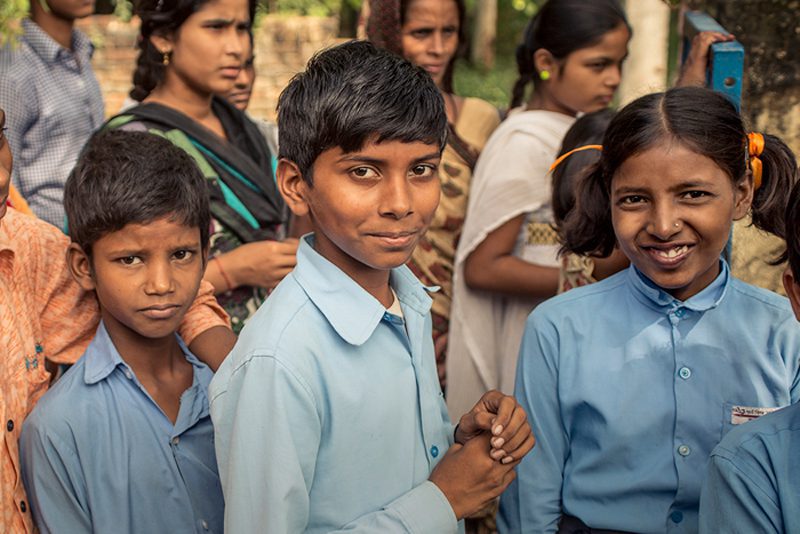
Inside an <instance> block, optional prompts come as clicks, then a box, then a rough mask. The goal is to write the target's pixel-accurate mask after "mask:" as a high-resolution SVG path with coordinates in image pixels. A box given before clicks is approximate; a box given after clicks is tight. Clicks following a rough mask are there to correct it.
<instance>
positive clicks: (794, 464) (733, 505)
mask: <svg viewBox="0 0 800 534" xmlns="http://www.w3.org/2000/svg"><path fill="white" fill-rule="evenodd" d="M785 221H786V258H787V259H788V260H789V266H788V267H787V268H786V271H784V273H783V287H784V288H785V289H786V294H787V295H788V297H789V302H790V303H791V304H792V310H793V311H794V315H795V317H796V318H797V319H798V320H800V183H797V184H795V186H794V188H793V189H792V192H791V194H790V195H789V202H788V204H787V207H786V216H785ZM797 357H800V354H798V355H797ZM731 422H733V421H731ZM700 532H702V533H717V532H747V533H749V532H760V533H768V532H770V533H771V532H800V404H793V405H791V406H789V407H787V408H783V409H781V410H778V411H777V412H775V413H771V414H767V415H764V416H762V417H759V418H758V419H756V420H755V421H751V422H748V423H747V424H745V425H740V426H738V427H736V428H734V429H733V430H731V431H730V432H729V433H728V434H726V435H725V437H724V438H723V439H722V441H721V442H720V443H719V445H717V446H716V448H715V449H714V450H713V451H712V453H711V459H710V462H709V468H708V477H707V478H706V481H705V484H704V486H703V492H702V495H701V497H700Z"/></svg>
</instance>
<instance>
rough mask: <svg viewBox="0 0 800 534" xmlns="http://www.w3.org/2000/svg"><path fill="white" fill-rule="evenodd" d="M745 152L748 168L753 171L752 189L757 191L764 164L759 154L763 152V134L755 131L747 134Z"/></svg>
mask: <svg viewBox="0 0 800 534" xmlns="http://www.w3.org/2000/svg"><path fill="white" fill-rule="evenodd" d="M747 139H748V143H747V153H748V155H749V156H750V170H751V171H752V172H753V190H754V191H758V188H759V187H761V175H762V173H763V171H764V165H763V163H761V158H759V156H760V155H761V153H762V152H764V136H763V135H761V134H760V133H757V132H750V133H749V134H747Z"/></svg>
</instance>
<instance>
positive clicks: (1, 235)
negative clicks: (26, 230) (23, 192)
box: [0, 207, 16, 254]
mask: <svg viewBox="0 0 800 534" xmlns="http://www.w3.org/2000/svg"><path fill="white" fill-rule="evenodd" d="M11 209H12V208H11V207H6V215H5V217H3V218H2V219H0V253H2V252H5V251H9V252H11V253H12V254H14V253H15V252H16V246H15V242H14V238H13V237H12V236H11V235H10V234H9V233H8V229H7V228H8V223H7V219H8V216H9V215H11V213H10V212H11ZM11 216H12V217H13V216H14V215H11Z"/></svg>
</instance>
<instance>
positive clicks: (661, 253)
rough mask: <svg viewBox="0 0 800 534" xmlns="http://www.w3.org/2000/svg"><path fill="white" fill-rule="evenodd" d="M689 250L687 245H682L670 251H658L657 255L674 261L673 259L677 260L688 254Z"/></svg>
mask: <svg viewBox="0 0 800 534" xmlns="http://www.w3.org/2000/svg"><path fill="white" fill-rule="evenodd" d="M687 248H688V247H687V246H686V245H682V246H680V247H675V248H671V249H669V250H657V251H656V254H658V255H659V256H663V257H664V258H668V259H672V258H677V257H678V256H680V255H681V254H683V253H684V252H686V250H687Z"/></svg>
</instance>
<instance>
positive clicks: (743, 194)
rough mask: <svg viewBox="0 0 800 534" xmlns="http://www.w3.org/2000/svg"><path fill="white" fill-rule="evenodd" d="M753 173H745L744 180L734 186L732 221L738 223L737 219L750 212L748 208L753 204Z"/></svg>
mask: <svg viewBox="0 0 800 534" xmlns="http://www.w3.org/2000/svg"><path fill="white" fill-rule="evenodd" d="M754 192H755V191H754V189H753V173H752V172H750V171H749V170H748V171H747V176H745V178H744V180H740V181H739V183H738V184H736V188H735V190H734V192H733V195H734V197H733V202H734V204H733V220H734V221H738V220H739V219H741V218H743V217H744V216H745V215H747V212H749V211H750V206H752V204H753V193H754Z"/></svg>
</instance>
